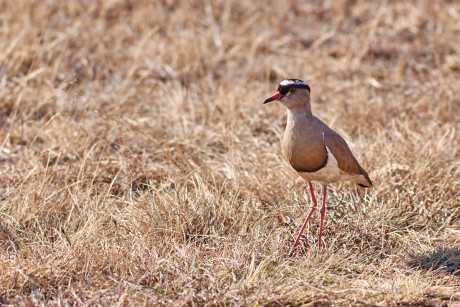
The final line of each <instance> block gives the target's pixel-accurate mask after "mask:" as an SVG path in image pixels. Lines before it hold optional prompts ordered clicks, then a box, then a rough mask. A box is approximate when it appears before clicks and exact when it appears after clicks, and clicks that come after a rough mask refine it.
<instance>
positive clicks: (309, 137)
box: [263, 79, 372, 255]
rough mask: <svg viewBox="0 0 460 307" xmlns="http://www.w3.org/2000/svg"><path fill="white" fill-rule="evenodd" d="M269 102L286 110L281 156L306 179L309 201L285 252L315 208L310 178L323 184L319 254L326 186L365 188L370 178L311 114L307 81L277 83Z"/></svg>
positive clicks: (339, 139)
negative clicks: (346, 184)
mask: <svg viewBox="0 0 460 307" xmlns="http://www.w3.org/2000/svg"><path fill="white" fill-rule="evenodd" d="M271 101H278V102H280V103H281V104H282V105H283V106H285V107H286V109H287V121H286V128H285V131H284V135H283V140H282V147H283V151H284V155H285V157H286V159H287V160H288V161H289V163H290V164H291V166H292V168H293V169H294V170H295V171H296V172H297V173H298V174H299V175H300V177H302V178H303V179H305V180H306V182H307V184H308V188H309V190H310V195H311V201H312V206H311V209H310V211H309V213H308V215H307V218H306V219H305V222H304V223H303V225H302V228H301V229H300V231H299V234H298V235H297V238H296V240H295V242H294V244H293V245H292V247H291V249H290V253H289V254H290V255H292V254H293V253H294V252H295V250H296V248H297V245H298V244H299V241H300V238H301V236H302V234H303V232H304V230H305V227H306V226H307V224H308V221H309V220H310V218H311V216H312V214H313V212H314V211H315V210H316V209H317V207H318V205H317V202H316V197H315V191H314V188H313V185H312V181H314V182H319V183H321V184H322V186H323V199H322V204H321V209H320V224H319V235H318V253H319V252H321V245H322V241H321V239H322V238H321V236H322V233H323V223H324V215H325V213H326V197H327V187H328V185H329V184H331V183H336V182H341V181H351V182H354V183H356V184H357V185H358V186H360V187H363V188H369V187H372V181H371V179H370V178H369V175H368V174H367V173H366V171H365V170H364V169H363V168H362V167H361V165H360V164H359V162H358V160H356V158H355V157H354V156H353V153H352V152H351V150H350V148H349V147H348V145H347V143H346V142H345V140H344V139H343V138H342V137H341V136H340V135H339V134H338V133H337V132H335V131H334V130H332V129H331V128H329V127H328V126H327V125H326V124H325V123H324V122H323V121H322V120H320V119H319V118H318V117H316V116H314V115H313V114H312V111H311V104H310V86H309V85H308V84H307V83H305V82H304V81H302V80H300V79H286V80H283V81H281V82H280V83H279V85H278V90H277V92H276V93H275V94H273V95H272V96H270V97H269V98H268V99H266V100H265V101H264V102H263V103H264V104H266V103H269V102H271Z"/></svg>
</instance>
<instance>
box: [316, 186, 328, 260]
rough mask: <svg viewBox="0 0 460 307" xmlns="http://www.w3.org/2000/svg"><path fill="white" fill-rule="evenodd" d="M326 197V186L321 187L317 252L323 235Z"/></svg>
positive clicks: (319, 249)
mask: <svg viewBox="0 0 460 307" xmlns="http://www.w3.org/2000/svg"><path fill="white" fill-rule="evenodd" d="M326 196H327V184H324V185H323V204H322V206H321V209H320V210H319V213H321V220H320V221H319V238H318V252H320V251H321V235H322V234H323V222H324V214H325V213H326Z"/></svg>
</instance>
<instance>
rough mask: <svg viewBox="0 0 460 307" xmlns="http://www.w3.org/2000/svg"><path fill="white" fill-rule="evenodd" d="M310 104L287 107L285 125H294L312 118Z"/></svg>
mask: <svg viewBox="0 0 460 307" xmlns="http://www.w3.org/2000/svg"><path fill="white" fill-rule="evenodd" d="M312 117H313V114H312V113H311V107H310V104H305V105H302V106H297V107H294V108H288V110H287V125H288V126H290V125H296V124H298V123H302V122H307V121H309V120H310V119H312Z"/></svg>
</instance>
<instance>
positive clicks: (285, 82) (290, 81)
mask: <svg viewBox="0 0 460 307" xmlns="http://www.w3.org/2000/svg"><path fill="white" fill-rule="evenodd" d="M289 84H305V82H303V81H302V80H283V81H281V82H280V85H281V86H286V85H289Z"/></svg>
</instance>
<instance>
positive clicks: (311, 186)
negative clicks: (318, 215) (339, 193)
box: [289, 181, 317, 255]
mask: <svg viewBox="0 0 460 307" xmlns="http://www.w3.org/2000/svg"><path fill="white" fill-rule="evenodd" d="M308 185H309V187H310V195H311V202H312V207H311V209H310V212H309V213H308V216H307V218H306V219H305V222H304V223H303V226H302V228H301V229H300V232H299V234H298V235H297V239H295V242H294V245H292V247H291V252H290V253H289V254H290V255H292V253H294V251H295V249H296V247H297V245H298V244H299V241H300V237H301V236H302V234H303V232H304V230H305V227H307V224H308V221H309V220H310V218H311V216H312V214H313V212H315V210H316V207H317V204H316V197H315V190H314V189H313V185H312V184H311V181H308Z"/></svg>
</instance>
